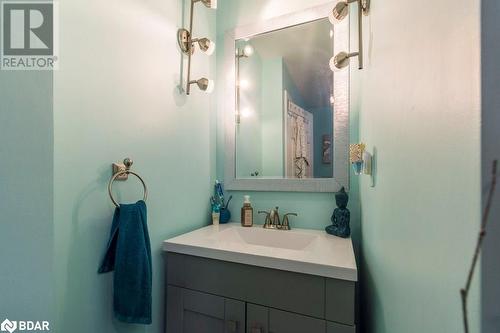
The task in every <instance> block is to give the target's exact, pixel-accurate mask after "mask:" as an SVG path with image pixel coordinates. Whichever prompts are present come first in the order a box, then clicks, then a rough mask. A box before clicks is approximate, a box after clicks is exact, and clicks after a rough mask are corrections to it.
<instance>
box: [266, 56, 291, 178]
mask: <svg viewBox="0 0 500 333" xmlns="http://www.w3.org/2000/svg"><path fill="white" fill-rule="evenodd" d="M261 88H262V118H261V119H262V120H261V128H262V175H263V176H265V177H283V175H284V174H285V170H284V163H283V162H284V159H283V157H284V151H283V58H272V59H263V60H262V85H261Z"/></svg>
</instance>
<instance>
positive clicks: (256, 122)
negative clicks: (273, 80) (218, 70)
mask: <svg viewBox="0 0 500 333" xmlns="http://www.w3.org/2000/svg"><path fill="white" fill-rule="evenodd" d="M246 44H247V42H244V41H240V42H239V45H238V47H239V48H240V50H242V49H243V48H244V47H245V45H246ZM239 62H240V79H241V80H242V81H247V82H248V86H246V87H241V88H240V112H242V113H245V114H244V115H242V116H241V118H240V124H239V125H238V127H237V128H236V145H237V147H238V148H237V150H236V152H237V154H236V174H237V175H238V176H239V177H241V178H249V177H250V176H251V174H252V173H254V172H256V171H258V172H259V173H260V174H262V130H261V126H260V124H261V121H262V89H261V87H260V85H259V84H258V83H257V82H261V81H262V60H261V58H260V55H259V54H258V53H257V52H255V53H254V54H253V55H252V56H251V57H247V58H240V60H239Z"/></svg>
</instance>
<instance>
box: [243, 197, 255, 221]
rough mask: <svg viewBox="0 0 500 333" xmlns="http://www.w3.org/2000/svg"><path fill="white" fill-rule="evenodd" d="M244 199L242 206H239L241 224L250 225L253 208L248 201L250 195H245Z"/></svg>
mask: <svg viewBox="0 0 500 333" xmlns="http://www.w3.org/2000/svg"><path fill="white" fill-rule="evenodd" d="M244 198H245V201H244V202H243V207H241V226H242V227H251V226H253V208H252V204H251V203H250V196H249V195H245V197H244Z"/></svg>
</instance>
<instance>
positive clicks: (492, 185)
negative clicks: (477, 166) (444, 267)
mask: <svg viewBox="0 0 500 333" xmlns="http://www.w3.org/2000/svg"><path fill="white" fill-rule="evenodd" d="M497 164H498V161H497V160H495V161H493V167H492V170H491V183H490V191H489V193H488V198H487V200H486V206H485V208H484V211H483V217H482V221H481V230H480V231H479V235H478V237H477V243H476V250H475V252H474V257H473V258H472V265H471V267H470V269H469V275H468V276H467V282H466V284H465V288H463V289H460V295H461V297H462V312H463V319H464V329H465V333H469V319H468V316H467V297H468V296H469V290H470V285H471V283H472V278H473V277H474V271H475V269H476V264H477V260H478V258H479V254H480V253H481V248H482V245H483V241H484V237H485V236H486V226H487V224H488V218H489V216H490V210H491V203H492V201H493V196H494V195H495V188H496V185H497Z"/></svg>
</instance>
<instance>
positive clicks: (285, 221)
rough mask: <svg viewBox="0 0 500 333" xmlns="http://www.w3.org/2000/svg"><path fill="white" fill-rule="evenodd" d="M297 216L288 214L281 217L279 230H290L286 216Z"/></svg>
mask: <svg viewBox="0 0 500 333" xmlns="http://www.w3.org/2000/svg"><path fill="white" fill-rule="evenodd" d="M289 215H290V216H299V214H297V213H288V214H285V215H283V224H282V225H281V230H291V229H292V227H290V222H289V221H288V216H289Z"/></svg>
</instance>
